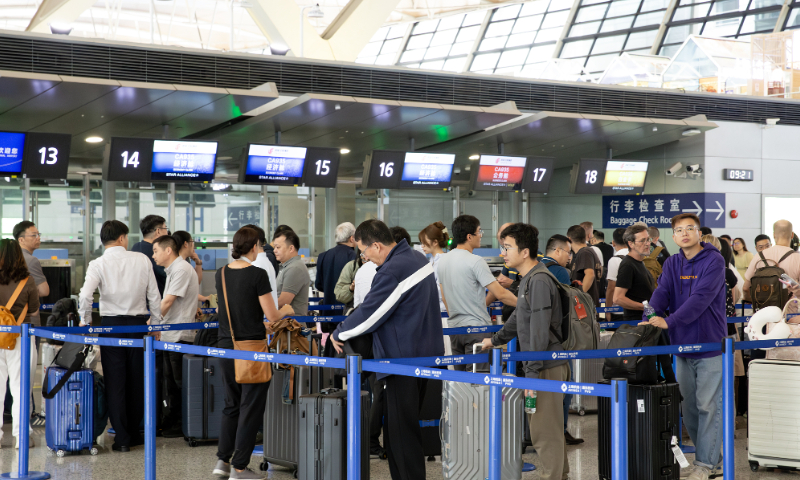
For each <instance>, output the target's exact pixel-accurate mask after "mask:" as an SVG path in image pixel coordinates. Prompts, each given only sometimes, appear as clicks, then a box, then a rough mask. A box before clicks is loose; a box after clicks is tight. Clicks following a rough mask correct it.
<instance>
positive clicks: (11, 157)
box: [0, 132, 25, 175]
mask: <svg viewBox="0 0 800 480" xmlns="http://www.w3.org/2000/svg"><path fill="white" fill-rule="evenodd" d="M24 151H25V134H24V133H11V132H0V175H19V174H20V173H22V153H23V152H24Z"/></svg>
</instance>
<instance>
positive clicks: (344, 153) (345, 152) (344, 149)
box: [339, 148, 350, 155]
mask: <svg viewBox="0 0 800 480" xmlns="http://www.w3.org/2000/svg"><path fill="white" fill-rule="evenodd" d="M339 153H341V154H342V155H347V154H348V153H350V149H349V148H343V149H341V150H339Z"/></svg>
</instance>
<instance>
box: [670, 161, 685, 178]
mask: <svg viewBox="0 0 800 480" xmlns="http://www.w3.org/2000/svg"><path fill="white" fill-rule="evenodd" d="M681 168H683V164H682V163H681V162H678V163H676V164H675V165H673V166H671V167H669V168H668V169H667V175H675V174H676V173H678V172H679V171H680V169H681Z"/></svg>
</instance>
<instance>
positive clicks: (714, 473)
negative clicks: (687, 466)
mask: <svg viewBox="0 0 800 480" xmlns="http://www.w3.org/2000/svg"><path fill="white" fill-rule="evenodd" d="M721 476H722V464H720V465H719V466H718V467H714V468H712V469H711V472H710V473H709V474H708V478H717V477H721Z"/></svg>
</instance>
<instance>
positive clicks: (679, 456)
mask: <svg viewBox="0 0 800 480" xmlns="http://www.w3.org/2000/svg"><path fill="white" fill-rule="evenodd" d="M672 454H673V455H675V460H677V461H678V464H679V465H680V466H681V468H688V467H689V462H688V461H687V460H686V457H685V456H684V455H683V451H682V450H681V447H679V446H678V437H676V436H675V435H673V436H672Z"/></svg>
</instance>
